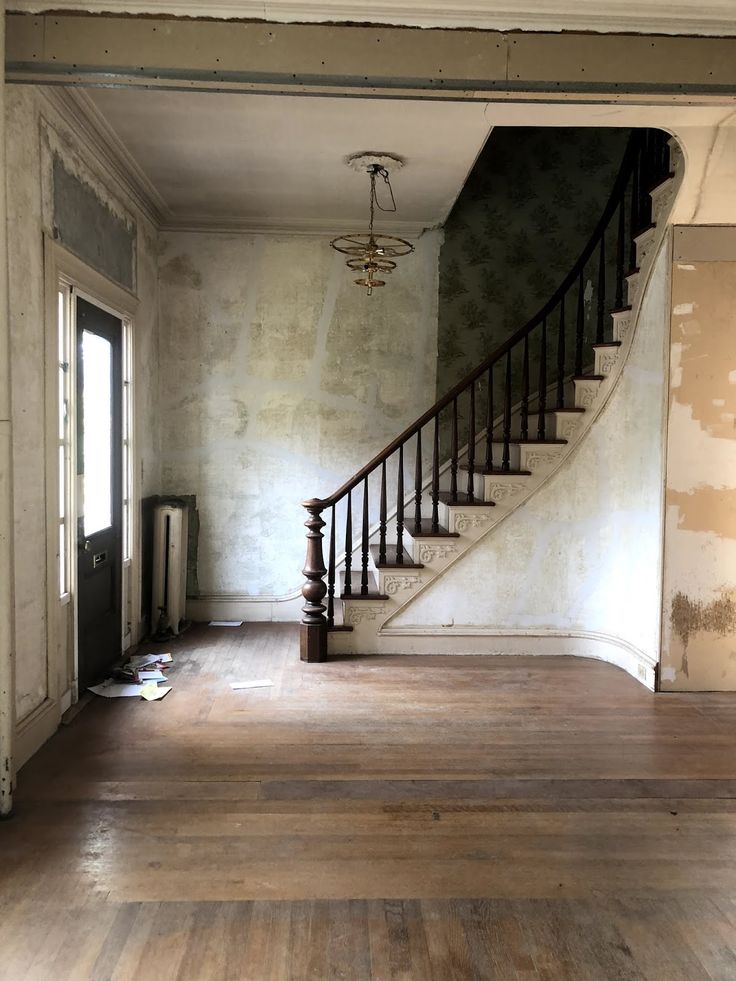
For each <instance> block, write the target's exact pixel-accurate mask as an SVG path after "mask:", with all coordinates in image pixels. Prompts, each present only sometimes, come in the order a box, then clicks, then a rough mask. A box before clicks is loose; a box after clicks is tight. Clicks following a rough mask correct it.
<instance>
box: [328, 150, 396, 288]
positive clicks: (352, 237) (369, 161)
mask: <svg viewBox="0 0 736 981" xmlns="http://www.w3.org/2000/svg"><path fill="white" fill-rule="evenodd" d="M346 162H347V163H348V165H349V166H351V167H353V169H355V170H361V171H364V172H365V173H367V174H368V177H369V179H370V220H369V223H368V232H367V233H365V232H356V233H351V234H349V235H340V236H338V237H337V238H334V239H333V240H332V241H331V242H330V245H331V246H332V248H333V249H335V250H336V251H337V252H341V253H342V254H343V255H347V256H349V257H350V258H349V259H348V260H347V262H346V263H345V265H346V266H347V267H348V269H352V270H354V271H355V272H360V273H362V275H361V276H359V277H358V279H356V280H355V283H356V284H357V285H358V286H362V287H364V288H365V291H366V294H367V295H368V296H371V295H372V294H373V290H374V288H375V287H378V286H385V285H386V280H385V279H382V278H377V277H382V276H386V275H388V274H390V273H391V272H393V270H394V269H395V268H396V263H395V262H394V259H398V258H400V257H401V256H405V255H409V254H410V253H411V252H413V251H414V246H413V245H412V244H411V242H407V241H406V239H403V238H398V237H397V236H396V235H383V234H381V233H377V232H376V231H375V230H374V227H373V225H374V221H375V213H376V208H378V210H379V211H384V212H395V211H396V199H395V198H394V192H393V188H392V187H391V179H390V177H389V171H390V170H391V169H395V168H398V167H401V166H403V163H404V161H403V160H402V159H401V157H397V156H395V155H394V154H389V153H354V154H353V155H352V156H351V157H348V159H347V161H346ZM378 177H380V178H381V179H382V180H383V182H384V184H385V186H386V188H387V190H388V194H389V197H390V204H389V205H388V206H387V207H384V206H383V205H382V204H381V202H380V201H379V200H378V196H377V194H376V178H378Z"/></svg>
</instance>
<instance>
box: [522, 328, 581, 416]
mask: <svg viewBox="0 0 736 981" xmlns="http://www.w3.org/2000/svg"><path fill="white" fill-rule="evenodd" d="M593 347H595V344H594V345H593ZM555 412H585V409H579V408H575V407H570V408H569V409H568V408H563V409H545V410H544V414H545V415H546V416H552V415H554V414H555ZM539 414H540V413H539V412H530V413H529V416H530V417H531V416H538V415H539Z"/></svg>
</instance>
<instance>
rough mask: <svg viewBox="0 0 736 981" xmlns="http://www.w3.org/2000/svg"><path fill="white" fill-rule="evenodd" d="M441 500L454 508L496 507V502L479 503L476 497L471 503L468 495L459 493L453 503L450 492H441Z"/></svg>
mask: <svg viewBox="0 0 736 981" xmlns="http://www.w3.org/2000/svg"><path fill="white" fill-rule="evenodd" d="M440 500H441V501H442V503H443V504H450V505H452V507H463V508H493V507H495V506H496V502H495V501H479V500H478V498H477V497H474V498H473V500H472V501H469V500H468V495H467V494H460V493H458V495H457V499H456V500H454V501H453V500H452V495H451V494H450V492H449V491H440Z"/></svg>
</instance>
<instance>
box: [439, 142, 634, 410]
mask: <svg viewBox="0 0 736 981" xmlns="http://www.w3.org/2000/svg"><path fill="white" fill-rule="evenodd" d="M628 135H629V130H621V129H551V128H549V129H548V128H539V129H536V128H535V129H531V128H529V129H526V128H508V127H503V128H497V129H494V130H493V132H492V133H491V135H490V138H489V140H488V143H487V144H486V146H485V147H484V149H483V151H482V152H481V154H480V156H479V157H478V160H477V162H476V164H475V167H474V168H473V170H472V171H471V174H470V177H469V178H468V181H467V183H466V185H465V187H464V188H463V190H462V192H461V193H460V196H459V198H458V200H457V202H456V204H455V207H454V208H453V210H452V212H451V214H450V217H449V218H448V220H447V223H446V225H445V241H444V244H443V246H442V251H441V253H440V297H439V338H438V343H439V359H438V369H437V395H438V396H441V395H442V394H444V392H446V391H447V390H448V389H449V388H450V387H451V386H452V385H453V384H455V383H456V382H457V381H459V379H460V378H462V377H463V376H464V375H465V374H466V373H467V372H468V371H470V370H472V369H473V368H474V367H475V366H476V365H477V364H478V363H479V362H480V361H482V360H483V358H485V357H487V355H488V354H490V353H491V351H492V350H493V349H494V347H496V346H497V345H498V344H500V343H502V342H503V341H504V340H505V339H506V338H507V337H508V336H509V334H510V333H512V332H513V331H514V330H516V329H517V328H519V327H521V326H523V324H524V323H525V322H526V321H527V320H529V318H530V317H532V316H533V315H534V313H535V312H536V311H537V310H538V309H539V308H540V307H541V306H542V304H543V303H544V302H545V301H546V300H548V299H549V297H550V296H551V295H552V293H553V292H554V291H555V289H556V288H557V286H558V285H559V283H560V282H561V280H562V279H563V278H564V276H565V275H566V273H567V272H569V270H570V268H571V267H572V265H573V263H574V262H575V260H576V259H577V257H578V255H579V254H580V252H581V250H582V249H583V247H584V246H585V244H586V242H587V241H588V238H589V236H590V234H591V232H592V231H593V228H594V226H595V224H596V222H597V221H598V218H599V217H600V214H601V212H602V210H603V207H604V206H605V203H606V200H607V199H608V195H609V193H610V191H611V187H612V185H613V181H614V179H615V177H616V174H617V172H618V169H619V166H620V164H621V159H622V157H623V153H624V149H625V146H626V140H627V138H628Z"/></svg>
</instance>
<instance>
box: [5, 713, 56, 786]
mask: <svg viewBox="0 0 736 981" xmlns="http://www.w3.org/2000/svg"><path fill="white" fill-rule="evenodd" d="M60 720H61V711H60V703H59V702H57V701H56V700H55V699H53V698H47V699H46V701H45V702H42V703H41V704H40V705H39V706H38V708H36V709H34V710H33V711H32V712H31V713H30V714H29V715H27V716H26V717H25V718H24V719H21V721H20V722H18V723H17V725H16V727H15V748H14V761H13V762H14V765H15V771H16V773H17V772H18V770H20V768H21V767H22V766H23V764H24V763H27V762H28V760H29V759H30V758H31V757H32V756H33V754H34V753H36V752H37V751H38V750H39V749H40V748H41V747H42V746H43V744H44V743H45V742H46V740H47V739H50V738H51V737H52V736H53V734H54V733H55V732H56V730H57V729H58V728H59V722H60Z"/></svg>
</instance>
